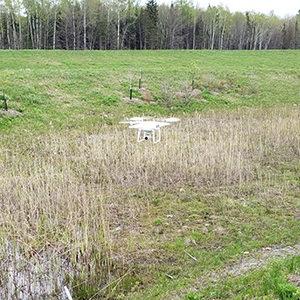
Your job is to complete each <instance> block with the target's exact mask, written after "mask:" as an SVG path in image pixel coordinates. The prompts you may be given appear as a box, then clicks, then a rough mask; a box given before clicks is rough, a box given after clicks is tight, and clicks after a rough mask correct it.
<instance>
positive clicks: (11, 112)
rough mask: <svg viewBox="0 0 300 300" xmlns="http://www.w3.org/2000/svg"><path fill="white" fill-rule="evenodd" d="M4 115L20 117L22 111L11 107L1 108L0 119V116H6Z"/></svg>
mask: <svg viewBox="0 0 300 300" xmlns="http://www.w3.org/2000/svg"><path fill="white" fill-rule="evenodd" d="M6 116H10V117H20V116H23V114H22V113H20V112H19V111H16V110H13V109H8V110H5V109H2V110H1V112H0V119H1V117H6Z"/></svg>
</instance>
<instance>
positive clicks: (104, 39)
mask: <svg viewBox="0 0 300 300" xmlns="http://www.w3.org/2000/svg"><path fill="white" fill-rule="evenodd" d="M299 29H300V13H299V12H298V13H296V14H295V16H292V17H286V18H280V17H278V16H275V15H274V14H272V13H270V14H269V15H265V14H260V13H254V12H247V13H245V14H244V13H241V12H235V13H232V12H230V11H229V10H228V9H227V8H225V7H223V6H222V5H219V6H209V7H207V8H206V9H203V8H200V7H197V6H194V5H193V4H192V2H189V1H188V0H177V1H175V2H174V3H172V4H171V5H166V4H161V5H158V4H157V2H156V0H148V1H147V2H146V3H145V4H144V5H141V4H139V2H137V1H135V0H2V1H0V48H1V49H66V50H84V49H90V50H94V49H95V50H97V49H98V50H102V49H103V50H110V49H211V50H215V49H219V50H226V49H229V50H235V49H237V50H260V49H299V48H300V30H299Z"/></svg>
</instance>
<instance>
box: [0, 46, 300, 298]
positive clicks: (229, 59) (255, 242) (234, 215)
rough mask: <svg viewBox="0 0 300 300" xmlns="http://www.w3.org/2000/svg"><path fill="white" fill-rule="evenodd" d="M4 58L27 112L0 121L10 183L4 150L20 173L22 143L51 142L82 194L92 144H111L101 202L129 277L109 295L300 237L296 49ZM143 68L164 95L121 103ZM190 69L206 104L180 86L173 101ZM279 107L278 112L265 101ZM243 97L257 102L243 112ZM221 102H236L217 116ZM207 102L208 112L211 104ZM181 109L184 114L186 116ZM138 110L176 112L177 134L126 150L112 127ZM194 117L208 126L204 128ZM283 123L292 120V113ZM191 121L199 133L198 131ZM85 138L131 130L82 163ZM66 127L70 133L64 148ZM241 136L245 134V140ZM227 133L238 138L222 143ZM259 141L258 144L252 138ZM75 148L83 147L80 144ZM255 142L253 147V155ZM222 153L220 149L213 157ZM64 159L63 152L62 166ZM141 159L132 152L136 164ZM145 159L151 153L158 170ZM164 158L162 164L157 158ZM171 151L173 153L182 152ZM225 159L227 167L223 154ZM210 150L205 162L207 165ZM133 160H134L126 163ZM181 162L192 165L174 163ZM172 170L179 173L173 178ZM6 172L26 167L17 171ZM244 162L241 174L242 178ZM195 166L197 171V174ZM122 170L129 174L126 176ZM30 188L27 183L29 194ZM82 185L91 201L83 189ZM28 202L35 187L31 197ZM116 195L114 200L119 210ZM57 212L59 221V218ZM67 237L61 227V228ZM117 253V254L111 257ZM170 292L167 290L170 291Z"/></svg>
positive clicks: (155, 285)
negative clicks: (232, 149)
mask: <svg viewBox="0 0 300 300" xmlns="http://www.w3.org/2000/svg"><path fill="white" fill-rule="evenodd" d="M0 56H1V59H0V61H2V62H4V63H1V66H0V68H1V76H0V83H1V86H3V88H4V90H5V92H6V94H7V96H8V97H9V107H11V108H13V109H15V110H20V111H22V112H23V114H24V116H23V117H22V118H5V119H3V120H2V121H1V122H0V126H1V131H2V136H1V139H2V143H1V147H2V149H1V150H2V151H1V153H2V154H3V153H4V154H3V155H2V162H1V161H0V167H2V168H4V170H5V172H4V174H8V176H9V180H11V181H13V174H11V173H10V172H9V169H8V168H7V169H6V164H7V163H11V164H12V165H13V164H14V163H15V162H14V160H13V159H11V158H10V157H8V155H7V153H11V152H10V151H12V153H15V155H16V157H18V155H19V157H20V158H19V159H20V160H19V161H20V162H21V163H22V164H24V165H23V167H24V169H25V171H24V174H30V173H31V172H33V170H32V169H30V168H29V167H28V171H26V168H27V166H26V164H25V161H28V160H30V159H32V158H31V156H30V153H29V151H28V149H33V150H34V151H35V152H36V153H39V151H41V152H40V153H41V157H44V156H45V157H48V158H47V159H50V158H51V157H49V153H51V149H53V148H56V147H57V150H56V151H57V152H59V153H60V156H59V157H60V158H61V160H62V161H61V162H60V161H59V162H56V163H55V164H54V169H57V170H60V169H62V166H63V167H65V168H66V169H67V171H66V172H65V173H64V176H68V172H70V173H71V172H73V171H74V170H75V171H74V172H75V173H76V176H78V182H77V179H76V180H75V179H73V178H71V183H70V184H71V185H72V184H74V188H76V185H77V184H79V182H80V184H85V186H86V189H87V190H88V189H90V188H91V187H92V188H94V186H92V185H91V183H90V181H92V179H90V177H91V176H92V174H94V173H97V170H96V169H95V164H93V162H96V161H99V159H102V157H101V156H98V155H99V154H98V152H101V151H102V152H103V151H104V152H105V149H106V151H110V152H111V153H110V155H109V156H108V158H107V159H108V165H103V168H104V166H105V168H107V169H109V168H111V171H112V173H114V174H113V175H114V176H108V179H106V182H109V183H110V184H111V183H113V184H114V185H112V186H109V187H107V186H104V187H103V189H104V190H105V189H107V190H105V195H104V197H106V198H107V204H106V205H107V208H106V209H107V222H108V227H109V228H110V229H112V230H114V229H115V228H117V227H118V225H120V224H119V223H121V227H122V228H124V229H122V231H121V233H119V232H118V231H117V232H114V231H112V232H113V233H110V240H112V241H113V242H112V244H111V246H110V247H111V249H110V250H111V251H112V252H113V253H114V257H115V258H116V265H117V266H116V267H117V269H118V267H120V268H121V269H124V270H125V271H124V274H125V275H124V277H123V279H122V280H120V282H119V281H117V283H118V284H117V286H116V292H115V294H114V291H113V290H112V291H110V293H111V294H112V295H113V296H112V297H113V298H116V297H117V295H118V297H119V298H122V297H123V296H122V295H123V294H124V298H125V297H129V296H128V292H130V291H132V292H133V293H132V297H131V298H132V299H141V298H143V299H161V298H163V297H164V298H165V299H168V297H173V296H174V295H180V296H179V297H185V295H186V294H187V291H188V290H189V289H190V288H191V287H192V286H193V287H195V288H196V289H198V290H201V289H202V284H203V282H207V281H208V282H209V280H208V278H206V276H209V274H211V271H212V270H220V272H222V270H223V269H224V268H226V266H227V265H228V264H230V263H232V262H233V261H235V260H236V259H237V258H239V257H240V256H241V255H242V254H243V253H244V252H245V251H252V250H255V249H259V248H261V247H266V246H270V245H277V244H283V245H286V244H297V243H299V238H298V237H299V233H300V232H299V221H297V219H296V218H295V217H294V214H295V212H297V211H299V180H300V179H299V168H300V166H299V151H298V150H297V146H299V138H298V137H297V136H298V135H297V128H299V127H298V121H297V116H298V117H299V106H298V104H299V89H300V88H299V77H300V70H299V66H298V65H297V60H298V56H299V52H297V51H268V52H264V51H260V52H258V51H257V52H255V51H254V52H250V51H247V52H243V51H236V52H231V51H226V52H225V51H224V52H210V51H153V52H151V51H147V52H144V51H139V52H133V51H132V52H129V51H119V52H113V51H110V52H104V51H101V52H88V51H84V52H67V51H57V52H56V51H55V52H54V51H49V52H47V51H41V52H40V51H20V52H13V51H1V52H0ZM140 68H142V71H143V86H144V87H146V88H148V89H149V90H150V92H151V94H152V97H153V100H155V101H157V102H159V103H160V105H158V106H150V105H148V104H139V105H130V104H125V103H122V102H121V101H120V98H121V97H126V96H128V94H129V92H128V91H129V78H130V76H132V78H133V84H134V90H135V91H134V94H135V95H136V96H141V95H140V94H139V93H138V92H137V91H136V90H137V88H136V85H137V81H138V78H139V76H140ZM192 75H194V79H195V88H198V89H201V90H203V91H205V99H204V100H205V101H203V98H201V99H198V98H196V97H191V96H190V95H189V94H188V96H187V98H186V100H185V102H184V104H183V103H182V101H178V99H176V98H173V94H174V92H185V91H186V90H187V88H188V87H189V85H190V81H191V78H192ZM199 100H200V101H199ZM274 104H276V105H275V108H274V107H272V108H269V107H268V106H274ZM282 105H284V106H282ZM294 105H297V106H294ZM249 106H253V108H250V110H247V109H246V110H245V109H242V107H249ZM224 108H229V109H230V110H232V109H234V111H233V112H232V113H230V112H228V111H227V112H226V111H221V112H218V110H219V109H222V110H223V109H224ZM258 108H259V109H258ZM212 109H213V110H214V111H215V113H214V112H212V113H211V112H210V110H212ZM201 110H207V112H202V113H201V114H200V116H201V118H200V121H199V120H198V119H197V114H196V115H194V114H193V112H194V111H201ZM184 112H189V113H191V115H190V117H188V115H186V114H184ZM136 114H154V115H174V114H175V115H179V116H181V117H182V118H183V122H182V124H183V125H180V126H182V127H180V128H181V129H180V130H179V129H176V130H177V131H176V130H175V131H171V135H172V136H171V139H170V138H169V137H168V136H165V139H166V140H165V143H164V144H162V145H158V147H156V148H155V147H152V146H151V145H150V147H148V146H145V145H144V144H143V145H138V148H137V149H134V148H132V147H133V145H132V143H131V142H130V141H131V139H133V138H134V137H133V136H132V135H129V136H126V132H127V131H126V130H124V129H122V128H121V127H119V125H116V124H115V123H116V122H117V121H119V120H121V119H123V118H124V117H126V116H129V115H136ZM190 120H192V121H190ZM201 120H204V121H203V122H204V123H202V124H201ZM290 120H294V121H293V122H292V123H290ZM279 121H280V122H279ZM193 122H195V123H193ZM189 123H190V125H189ZM106 124H108V125H111V124H113V125H114V126H107V125H106ZM245 124H247V126H245ZM289 124H292V125H289ZM198 126H199V127H198ZM247 127H248V128H250V129H251V130H250V129H247ZM115 128H116V129H118V131H116V129H115ZM232 128H233V129H234V130H233V131H231V129H232ZM254 128H255V129H254ZM178 130H179V131H178ZM187 130H188V131H187ZM193 130H195V131H196V132H195V134H194V133H193V134H192V132H193ZM197 130H198V132H199V130H200V131H201V134H200V135H199V139H200V140H201V141H202V143H201V144H205V145H206V147H204V148H201V147H200V148H199V142H198V140H197V139H194V138H193V136H195V135H197ZM28 131H30V132H31V133H33V137H32V135H31V136H30V135H28ZM112 132H113V133H112ZM218 132H220V136H219V135H218ZM41 134H42V137H45V141H44V142H39V143H40V144H36V142H37V140H36V136H39V135H41ZM86 134H91V135H96V136H100V137H101V135H103V134H105V135H109V136H117V137H119V135H120V134H121V136H120V139H123V138H124V136H125V138H126V139H129V140H128V143H125V144H124V145H123V144H122V147H124V148H122V147H121V146H120V144H118V143H116V144H114V143H112V144H107V146H106V147H107V148H105V147H104V148H103V149H101V151H96V150H97V149H96V148H95V149H94V152H91V153H92V154H91V157H90V158H89V160H88V161H87V162H85V161H84V157H85V150H84V149H88V147H92V146H91V144H90V143H91V142H90V139H89V138H88V137H87V136H86ZM227 134H228V136H227ZM185 135H186V137H187V139H188V143H187V142H186V140H185ZM67 136H69V138H70V141H69V142H68V143H67V144H65V142H64V140H65V138H66V137H67ZM175 136H176V137H175ZM208 136H210V138H211V139H209V138H208ZM222 136H223V137H224V139H222ZM234 136H235V137H237V139H235V138H234ZM239 136H244V137H245V136H246V137H247V138H246V143H245V144H244V143H243V142H242V141H243V139H239ZM173 137H175V138H176V139H178V146H177V144H176V145H175V146H173V147H172V144H173V143H174V141H173V140H172V138H173ZM225 137H226V139H225ZM229 138H233V140H232V143H231V142H230V143H229V144H227V143H226V140H227V141H228V140H229ZM256 138H259V139H260V140H259V141H258V140H257V141H256ZM79 140H82V142H79ZM38 141H40V140H38ZM103 143H104V141H103ZM105 143H106V142H105ZM210 143H211V144H210ZM235 143H237V144H236V145H235ZM57 144H58V146H56V145H57ZM76 145H80V147H82V148H83V149H81V148H80V150H78V149H76ZM105 145H106V144H105ZM189 145H190V146H191V147H190V148H189V147H188V146H189ZM228 145H231V146H232V147H234V146H236V147H237V149H236V151H237V152H232V153H231V152H228V153H227V152H226V151H227V150H226V149H227V148H228ZM74 146H75V147H74ZM231 146H230V147H231ZM240 146H242V147H245V151H244V154H245V158H244V157H243V159H245V161H244V165H243V167H241V168H236V169H235V167H236V165H237V163H238V162H239V161H238V160H237V161H236V163H235V160H234V155H235V154H236V153H239V150H240V148H239V147H240ZM257 146H259V147H261V149H262V150H261V149H260V150H259V151H260V152H259V151H258V150H257V149H256V148H257ZM293 146H294V147H295V149H294V150H293V149H292V148H293ZM94 147H95V146H94ZM134 147H136V145H134ZM108 149H110V150H108ZM157 149H160V153H159V151H157ZM191 149H197V151H199V153H201V154H202V156H205V155H207V156H206V160H203V161H200V162H201V164H202V165H203V170H202V171H201V172H203V173H201V175H195V174H196V173H195V172H196V170H194V168H193V162H192V161H196V162H197V164H196V165H198V164H199V160H198V156H199V155H197V154H195V153H193V151H192V150H191ZM99 150H100V149H99ZM214 150H215V152H214ZM120 151H121V153H122V151H126V156H124V157H123V156H122V155H121V154H120ZM180 151H182V152H181V153H182V154H181V155H179V154H180ZM220 152H221V153H224V156H222V155H221V156H220ZM130 153H134V154H135V155H132V154H130ZM166 153H173V157H174V158H173V159H170V158H169V157H168V155H167V154H166ZM197 153H198V152H197ZM159 155H165V156H162V157H160V156H159ZM177 155H179V156H178V157H177ZM231 155H232V156H231ZM50 156H51V155H50ZM219 156H220V157H219ZM252 156H253V157H252ZM64 157H66V158H67V157H71V163H70V165H69V163H68V162H67V159H66V161H64V160H63V158H64ZM135 157H139V159H140V160H139V159H138V160H137V161H135ZM149 157H154V158H153V159H154V163H153V162H152V165H153V166H154V169H152V167H153V166H152V165H151V162H149V161H148V160H149V159H148V158H149ZM163 157H164V158H163ZM182 157H183V158H182ZM162 158H163V161H167V162H168V161H170V162H169V164H168V163H165V164H162V162H161V159H162ZM178 158H180V159H179V160H180V161H178V162H176V159H177V160H178ZM229 158H230V160H232V161H233V162H232V164H230V163H229V162H228V159H229ZM131 160H133V162H132V164H131ZM209 160H210V163H211V165H209V164H207V165H206V162H207V161H209ZM116 161H119V163H116ZM128 161H130V164H129V163H128V164H127V163H126V162H128ZM155 161H156V162H157V163H156V164H155ZM185 161H186V164H187V169H184V168H182V166H183V165H184V163H185ZM47 162H48V161H47ZM81 162H82V165H86V166H87V167H86V168H85V169H83V168H82V166H81V167H80V168H79V165H80V163H81ZM247 162H248V163H249V165H250V167H249V168H247ZM48 163H49V162H48ZM109 163H110V164H109ZM32 164H33V167H34V166H35V165H36V166H39V165H40V162H39V159H38V158H37V159H36V160H35V159H34V160H33V162H32ZM51 164H53V162H51ZM56 164H57V165H56ZM194 164H195V163H194ZM223 164H224V165H223ZM122 166H123V167H122ZM143 166H144V167H145V168H146V169H147V170H149V172H148V174H144V173H143V170H142V167H143ZM226 166H229V167H230V168H227V167H226ZM155 167H156V169H155ZM74 168H75V169H74ZM81 168H82V169H81ZM124 168H125V169H124ZM126 168H129V170H128V169H126ZM130 168H135V170H136V172H137V174H140V176H141V177H140V178H142V179H140V178H136V177H134V176H132V174H130ZM174 170H176V171H178V174H180V176H182V177H181V178H177V177H176V176H175V175H176V174H175V173H176V171H174ZM209 170H210V171H211V172H209ZM43 171H44V170H43ZM14 172H21V173H20V174H21V175H22V171H20V170H17V171H16V170H14ZM26 172H27V173H26ZM158 172H159V173H158ZM218 172H219V173H218ZM223 172H225V173H223ZM238 172H240V174H241V176H237V175H236V174H237V173H238ZM33 173H34V174H33V175H34V176H32V177H33V178H35V179H36V178H39V174H38V170H37V171H36V172H33ZM164 173H165V174H164ZM62 174H63V173H62ZM115 174H118V176H119V177H118V176H116V175H115ZM157 174H159V176H157ZM10 176H11V177H10ZM26 176H28V175H26ZM89 176H90V177H89ZM197 176H199V181H197V180H196V179H195V178H197ZM50 177H51V176H50V175H49V179H47V180H49V185H50V184H51V185H53V188H56V186H55V184H56V182H52V181H51V178H50ZM157 177H159V178H157ZM63 178H65V177H63ZM122 178H123V179H122ZM126 178H129V180H128V182H126ZM130 178H132V179H130ZM145 178H146V179H145ZM160 178H163V179H161V180H160ZM0 179H1V178H0ZM29 179H30V178H28V183H29V184H31V183H30V182H31V181H30V180H29ZM124 179H125V180H124ZM72 180H74V182H73V181H72ZM79 180H81V181H79ZM82 180H83V181H82ZM97 180H99V179H97ZM141 180H142V181H143V180H146V184H145V186H143V184H142V185H141V184H140V182H139V181H141ZM163 180H165V181H163ZM168 180H170V182H169V183H168ZM2 182H3V181H2ZM24 182H27V179H26V180H24ZM38 182H39V181H38ZM41 182H42V181H41ZM47 182H48V181H47ZM166 182H167V183H166ZM93 184H94V183H93ZM102 184H103V183H102ZM37 185H38V184H37ZM107 185H108V184H107ZM120 186H121V188H120ZM50 187H51V186H50ZM12 189H13V184H12ZM7 190H9V186H8V188H7ZM33 190H34V189H33ZM27 194H28V191H27V193H26V190H24V195H27ZM46 195H47V193H46V194H45V197H46ZM84 195H85V196H87V197H91V199H92V200H93V199H97V198H96V196H95V198H93V197H94V196H91V195H90V193H87V194H84ZM76 196H77V195H75V198H76ZM80 196H81V194H80ZM34 198H35V197H34V194H33V197H32V199H33V201H34ZM71 198H72V197H71V194H70V200H71ZM78 198H79V197H78ZM12 199H13V198H12ZM45 199H46V198H45ZM89 199H90V198H89ZM114 203H118V206H122V208H120V207H115V206H114ZM145 203H146V205H145ZM94 204H95V203H94ZM41 205H42V204H41ZM41 210H43V208H42V206H41ZM116 211H117V215H118V218H117V219H116V217H115V213H116ZM51 213H53V212H51ZM49 214H50V213H49ZM32 218H34V216H32ZM53 218H54V217H53ZM54 219H55V222H56V217H55V218H54ZM54 219H53V220H54ZM66 219H67V217H66ZM37 220H38V217H37ZM7 222H8V221H7ZM53 222H54V221H53ZM57 222H60V221H57ZM102 222H103V221H102ZM102 225H103V224H102ZM24 230H25V231H26V230H27V229H24ZM61 230H63V229H61ZM31 234H32V240H34V239H38V234H35V233H31ZM61 234H62V236H64V233H63V232H62V233H61ZM68 234H71V233H69V232H68V233H67V235H68ZM51 238H53V243H54V242H56V239H57V236H55V235H54V236H53V237H52V236H51V234H49V239H51ZM39 243H40V241H39ZM187 253H189V254H190V255H192V256H193V257H195V258H196V259H197V261H195V260H194V259H192V258H190V257H189V256H188V254H187ZM120 261H122V264H121V265H120V266H118V263H120ZM291 272H292V271H291ZM293 272H294V270H293ZM118 274H122V272H121V273H118ZM119 276H121V275H119ZM253 276H259V275H253ZM120 278H122V277H120ZM171 278H172V279H171ZM199 278H200V279H201V280H200V279H199ZM255 278H257V277H255ZM250 281H251V279H250ZM207 285H208V286H209V284H208V283H207ZM244 285H245V282H243V283H241V285H240V289H242V290H243V289H244V288H243V286H244ZM236 286H238V283H236V282H235V283H233V284H230V283H228V284H227V283H224V284H223V285H222V284H221V285H220V286H218V285H216V284H212V290H211V291H210V290H209V287H208V290H207V291H204V292H203V293H206V298H209V297H211V298H212V299H213V298H214V297H219V298H222V297H223V298H224V299H226V298H227V299H228V298H234V297H235V296H234V295H236V294H238V293H240V294H241V293H242V292H241V291H240V290H238V289H237V288H236ZM234 287H235V288H234ZM216 288H218V289H217V292H216V291H215V289H216ZM225 290H226V293H225V292H224V291H225ZM170 291H172V295H173V296H168V294H170ZM212 291H215V292H214V293H213V292H212ZM221 291H222V292H223V296H222V292H221ZM270 291H271V292H270ZM243 293H244V296H245V297H246V295H252V297H257V298H259V297H261V295H265V294H264V293H267V294H268V293H269V294H270V293H274V295H273V296H270V297H271V298H270V299H276V297H277V295H276V293H275V292H274V291H272V287H271V288H270V289H269V290H268V289H266V291H261V289H260V287H259V284H258V285H257V286H256V285H254V287H253V290H249V289H244V292H243ZM241 295H243V294H241ZM189 297H190V299H196V297H200V294H198V293H197V292H195V293H194V292H193V293H190V294H189ZM193 297H194V298H193ZM241 297H242V298H243V296H241ZM248 297H249V296H248ZM272 297H273V298H272ZM214 299H215V298H214Z"/></svg>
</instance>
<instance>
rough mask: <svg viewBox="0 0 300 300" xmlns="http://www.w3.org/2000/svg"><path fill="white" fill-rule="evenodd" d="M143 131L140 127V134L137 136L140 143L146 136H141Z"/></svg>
mask: <svg viewBox="0 0 300 300" xmlns="http://www.w3.org/2000/svg"><path fill="white" fill-rule="evenodd" d="M141 132H142V130H141V129H139V131H138V136H137V142H138V143H140V142H142V141H143V140H144V137H143V138H141Z"/></svg>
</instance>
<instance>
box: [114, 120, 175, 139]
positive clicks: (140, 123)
mask: <svg viewBox="0 0 300 300" xmlns="http://www.w3.org/2000/svg"><path fill="white" fill-rule="evenodd" d="M149 119H153V118H151V117H136V118H131V119H129V121H125V122H120V123H122V124H130V125H129V128H134V129H138V136H137V142H142V141H147V140H152V142H153V144H156V143H159V142H160V139H161V130H160V128H161V127H163V126H168V125H170V124H171V123H174V122H179V121H180V119H178V118H165V119H160V120H157V121H155V120H152V121H147V120H149ZM156 133H157V134H156Z"/></svg>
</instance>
